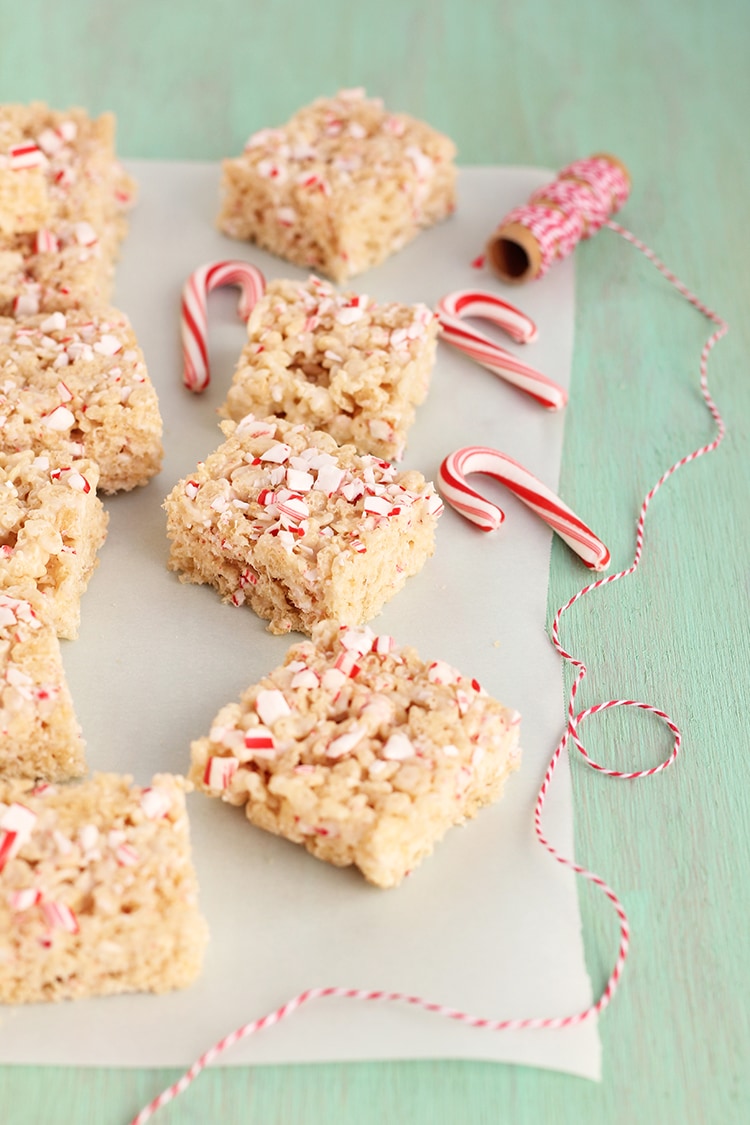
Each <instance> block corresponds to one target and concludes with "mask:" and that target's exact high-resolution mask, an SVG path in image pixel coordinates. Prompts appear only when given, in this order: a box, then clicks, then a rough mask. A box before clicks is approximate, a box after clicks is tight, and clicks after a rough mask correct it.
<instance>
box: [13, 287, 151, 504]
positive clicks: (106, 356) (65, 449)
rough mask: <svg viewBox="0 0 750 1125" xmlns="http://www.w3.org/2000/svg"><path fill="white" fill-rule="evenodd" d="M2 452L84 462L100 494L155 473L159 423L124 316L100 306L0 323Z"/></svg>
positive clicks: (138, 482)
mask: <svg viewBox="0 0 750 1125" xmlns="http://www.w3.org/2000/svg"><path fill="white" fill-rule="evenodd" d="M0 423H1V428H0V448H1V449H3V450H5V451H6V452H13V451H17V450H21V449H33V450H35V451H36V452H42V451H52V452H59V453H61V454H62V455H63V456H65V457H67V458H70V457H81V456H85V457H87V458H90V459H91V460H93V461H95V462H96V463H97V465H98V466H99V472H100V478H99V489H100V490H101V491H102V492H117V491H119V490H121V489H131V488H135V487H136V486H137V485H141V484H145V483H146V482H147V481H148V480H150V478H151V477H152V476H154V474H155V473H157V472H158V471H159V468H160V466H161V458H162V446H161V433H162V422H161V416H160V414H159V404H158V401H157V397H156V392H155V391H154V388H153V386H152V384H151V381H150V380H149V377H148V373H147V371H146V365H145V363H144V360H143V354H142V352H141V350H140V348H139V347H138V343H137V341H136V338H135V335H134V334H133V329H132V328H131V326H130V322H129V321H128V318H127V317H126V316H125V314H124V313H122V312H119V311H118V310H117V309H112V308H101V309H99V310H97V311H96V312H92V313H88V312H85V311H83V310H70V311H69V312H68V313H62V312H55V313H51V314H49V315H44V314H41V315H39V316H32V317H26V318H18V319H15V320H14V319H11V318H0Z"/></svg>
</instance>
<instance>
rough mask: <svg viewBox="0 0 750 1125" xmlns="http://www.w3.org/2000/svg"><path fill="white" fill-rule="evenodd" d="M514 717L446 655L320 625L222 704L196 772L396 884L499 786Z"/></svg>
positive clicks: (514, 755) (510, 752) (196, 748)
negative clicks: (424, 654)
mask: <svg viewBox="0 0 750 1125" xmlns="http://www.w3.org/2000/svg"><path fill="white" fill-rule="evenodd" d="M519 721H520V717H519V715H518V714H517V713H516V712H514V711H511V710H509V709H508V708H507V707H505V706H503V705H502V704H501V703H498V702H497V701H496V700H494V699H492V698H491V697H490V696H489V695H487V693H486V692H484V691H483V690H482V688H481V687H480V685H479V684H478V683H477V682H476V681H475V680H472V679H470V678H468V677H466V676H463V675H462V674H461V673H460V672H458V671H457V670H456V669H455V668H452V667H451V666H450V665H449V664H447V663H446V662H444V661H442V660H433V661H425V660H422V659H421V658H420V657H419V656H418V654H417V653H416V651H415V650H414V649H413V648H409V647H403V648H402V647H399V646H398V645H397V644H396V642H395V641H394V639H393V638H392V637H387V636H375V635H374V634H373V633H372V631H371V630H370V629H369V628H364V629H352V628H346V627H344V628H341V627H340V626H339V625H338V624H337V623H336V622H323V623H321V624H320V625H319V626H317V627H316V629H315V630H314V631H313V636H312V640H310V641H304V642H302V643H301V644H297V645H294V646H293V647H292V648H291V649H290V650H289V652H288V653H287V656H286V659H285V661H284V664H283V665H281V666H280V667H278V668H276V669H275V670H274V671H273V672H271V673H270V674H269V675H268V676H266V677H265V678H264V679H263V680H261V681H260V683H257V684H254V685H253V686H252V687H250V688H248V689H247V691H246V692H245V693H244V694H243V695H242V698H241V699H240V701H239V702H237V703H229V704H227V705H226V706H225V707H223V708H222V709H221V710H220V711H219V713H218V715H217V716H216V718H215V720H214V722H213V725H212V727H211V730H210V732H209V734H208V736H207V737H205V738H200V739H198V740H197V741H196V742H194V743H193V745H192V767H191V771H190V778H191V779H192V780H193V781H194V783H195V785H196V786H197V787H198V788H199V789H201V790H203V792H205V793H207V794H208V795H209V796H212V797H219V798H221V799H222V800H223V801H226V802H227V803H229V804H231V805H238V806H244V809H245V813H246V815H247V818H248V820H250V821H251V823H253V824H255V825H257V826H258V827H259V828H263V829H265V830H266V831H268V832H273V833H275V834H276V835H279V836H284V837H285V838H286V839H288V840H291V841H293V842H294V843H297V844H302V845H303V847H305V848H306V849H307V850H308V851H309V852H310V853H311V854H312V855H314V856H316V857H317V858H318V859H322V860H325V861H326V862H328V863H333V864H335V865H336V866H339V867H345V866H348V865H351V864H354V865H355V866H356V867H358V868H359V870H360V871H361V872H362V874H363V875H364V876H365V878H366V879H367V880H369V881H370V882H371V883H374V884H375V885H376V886H379V887H394V886H396V885H397V884H398V883H400V882H401V881H402V879H403V878H404V877H405V876H406V875H407V874H409V872H411V871H412V870H413V869H414V868H415V867H416V865H417V864H418V863H419V862H420V861H421V860H422V859H423V858H424V857H425V856H427V855H429V854H430V853H431V852H432V850H433V848H434V846H435V844H436V843H437V842H438V841H439V840H440V839H441V838H442V837H443V836H444V835H445V833H446V832H447V831H448V829H449V828H450V827H452V826H453V825H456V824H462V823H463V822H464V821H465V820H466V819H468V818H470V817H473V816H475V815H476V813H477V812H478V810H479V809H480V808H481V807H482V806H484V805H487V804H489V803H490V802H492V801H496V800H497V799H498V798H499V797H500V796H501V795H502V792H503V787H504V784H505V780H506V778H507V776H508V775H509V774H510V773H511V772H512V771H513V770H516V769H517V768H518V766H519V763H520V751H519V749H518V736H519Z"/></svg>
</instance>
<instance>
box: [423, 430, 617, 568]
mask: <svg viewBox="0 0 750 1125" xmlns="http://www.w3.org/2000/svg"><path fill="white" fill-rule="evenodd" d="M468 473H486V474H487V475H488V476H491V477H494V479H495V480H498V481H500V483H501V484H504V485H506V486H507V487H508V488H509V489H510V490H511V492H513V493H514V494H515V495H516V496H517V497H518V499H519V500H521V501H523V503H524V504H526V505H527V507H529V508H531V510H532V511H533V512H536V514H537V515H538V516H541V518H542V519H543V520H544V522H545V523H547V524H549V526H550V527H551V528H552V530H553V531H556V532H557V534H558V535H559V536H560V538H561V539H564V540H565V542H566V543H567V544H568V546H569V547H570V548H571V549H572V550H573V551H575V553H576V554H577V555H579V556H580V557H581V558H582V559H583V561H584V562H585V564H586V566H588V567H590V568H591V569H592V570H605V569H606V567H607V566H609V559H610V554H609V551H608V549H607V548H606V547H605V546H604V544H603V543H602V542H601V540H600V539H598V538H597V536H596V535H594V533H593V531H592V530H591V528H589V527H587V526H586V524H585V523H583V521H582V520H580V519H579V518H578V516H577V515H576V514H575V513H574V512H572V511H571V510H570V508H569V507H568V506H567V504H564V503H563V502H562V500H560V498H559V497H558V496H556V495H555V494H554V492H552V490H551V489H549V488H547V486H546V485H544V484H542V482H541V481H540V480H538V479H537V477H535V476H534V474H533V473H530V472H529V471H528V469H524V467H523V465H519V463H518V461H514V460H513V458H512V457H508V455H507V454H506V453H500V452H499V451H498V450H497V449H488V448H487V447H486V446H481V445H470V446H466V447H465V448H464V449H457V450H456V452H455V453H451V454H450V455H449V456H448V457H446V458H445V460H444V461H443V463H442V465H441V466H440V474H439V488H440V491H441V492H442V494H443V496H444V497H445V499H446V500H447V501H448V503H449V504H450V505H451V507H452V508H455V509H456V511H457V512H460V513H461V515H462V516H465V517H466V519H468V520H471V522H472V523H475V524H477V526H478V527H481V529H482V531H494V530H495V529H496V528H498V527H499V526H500V524H501V523H502V522H503V520H504V519H505V513H504V512H503V511H502V509H501V508H498V507H497V505H496V504H491V503H490V501H489V500H485V499H484V498H483V497H482V496H480V495H479V493H478V492H475V491H474V489H473V488H470V487H469V485H468V484H467V483H466V480H465V475H466V474H468Z"/></svg>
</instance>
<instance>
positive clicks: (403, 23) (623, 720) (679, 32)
mask: <svg viewBox="0 0 750 1125" xmlns="http://www.w3.org/2000/svg"><path fill="white" fill-rule="evenodd" d="M0 13H1V14H2V20H1V21H0V100H2V101H25V100H30V99H32V98H43V99H46V100H48V101H50V102H51V103H54V104H56V105H59V106H64V105H66V104H71V103H79V104H83V105H85V106H86V107H87V108H89V109H90V110H91V111H100V110H103V109H113V110H114V111H115V112H116V113H117V115H118V118H119V138H120V141H119V145H120V150H121V152H122V153H123V154H124V155H126V156H153V157H195V158H202V159H203V158H206V159H213V158H218V157H220V156H222V155H226V154H229V153H233V152H236V151H238V150H239V148H240V147H241V144H242V142H243V140H244V139H245V137H246V135H247V134H248V133H249V132H251V131H252V130H253V129H255V128H257V127H260V126H263V125H268V124H274V123H277V122H281V121H283V120H284V119H285V118H286V117H287V116H288V115H289V114H290V113H291V112H292V111H293V110H294V109H295V108H297V107H298V106H299V105H301V104H303V103H304V102H306V101H309V100H310V99H311V98H313V97H316V96H318V95H320V94H322V93H332V92H334V91H335V90H336V89H337V88H338V87H339V86H342V85H365V86H366V87H367V88H368V90H369V91H370V92H372V93H378V94H381V95H382V96H384V97H385V99H386V101H387V102H388V104H389V105H390V106H391V107H393V108H394V109H400V110H406V111H410V112H413V113H415V114H417V115H420V116H423V117H424V118H426V119H427V120H429V121H430V122H431V123H432V124H434V125H436V126H438V127H440V128H442V129H443V130H445V131H446V132H448V133H450V134H451V135H452V136H453V137H454V138H455V139H456V141H457V142H458V145H459V149H460V154H461V159H462V160H463V161H464V162H466V163H510V164H512V163H521V164H541V165H545V166H549V167H562V165H563V164H564V163H566V162H568V161H569V160H571V159H573V158H575V157H578V156H584V155H588V154H589V153H590V152H593V151H596V150H601V149H607V150H610V151H612V152H614V153H616V154H618V155H619V156H620V157H621V158H622V159H623V160H625V161H626V162H627V163H628V165H629V166H630V168H631V170H632V174H633V184H634V187H633V193H632V197H631V200H630V202H629V204H628V206H627V209H626V211H625V212H624V213H623V216H622V217H623V221H624V222H625V223H626V224H630V225H631V226H632V228H634V230H635V231H636V232H637V233H638V234H639V235H640V237H642V238H643V239H645V240H646V241H647V242H649V243H651V244H652V245H653V246H654V247H655V248H656V249H657V250H658V252H659V253H660V254H661V256H662V257H663V258H664V259H665V260H666V262H667V263H668V264H669V265H670V266H671V267H672V268H673V269H675V270H676V271H677V272H678V273H679V274H680V275H681V276H682V277H683V278H684V279H685V281H686V282H687V283H688V284H689V285H691V286H692V287H693V288H694V289H696V290H697V292H698V293H699V295H700V296H701V297H703V299H704V300H706V301H707V302H708V303H709V304H711V305H713V306H714V307H715V308H717V309H718V310H719V311H720V312H721V313H722V314H723V315H724V316H726V317H727V319H728V320H729V321H730V324H731V332H730V335H729V337H728V338H727V340H726V341H725V342H723V343H722V344H720V345H719V347H718V349H717V351H716V353H715V360H713V361H712V362H711V366H710V378H711V385H712V388H713V390H714V393H715V396H716V399H717V402H718V403H719V405H720V407H721V409H722V411H723V413H724V415H725V418H726V421H727V424H728V430H729V433H728V437H727V439H726V442H725V443H724V445H723V446H722V447H721V449H720V451H719V452H718V453H717V454H714V455H712V456H711V457H707V458H705V459H704V460H700V461H698V462H697V463H695V464H694V465H691V466H688V467H687V468H685V469H683V470H681V471H680V472H679V473H678V474H677V476H676V477H675V478H674V479H673V480H672V481H670V483H669V484H668V486H667V487H666V488H665V489H664V491H663V492H660V493H659V494H658V496H657V497H656V499H655V501H654V503H653V505H652V508H651V513H650V515H649V524H648V529H647V530H648V532H649V538H648V543H647V549H646V553H645V558H644V562H643V566H642V568H641V570H640V571H639V572H638V574H637V575H636V576H635V577H634V578H632V579H629V580H627V581H626V582H623V583H619V584H617V585H615V586H612V587H608V588H606V589H605V590H604V591H600V592H597V593H596V594H594V595H592V597H591V598H589V599H587V600H584V602H583V603H581V604H580V605H579V606H577V607H575V609H574V610H573V611H572V612H571V613H570V614H569V615H568V617H567V618H566V624H565V626H564V637H565V641H566V643H567V644H568V645H569V646H572V648H573V651H575V652H576V653H578V654H580V655H581V656H582V657H583V658H584V659H585V660H586V662H587V663H588V664H589V666H590V667H591V668H592V672H591V674H590V676H589V678H588V680H587V682H586V685H585V686H584V689H583V691H582V694H581V696H579V699H580V701H581V704H582V705H587V704H590V703H594V702H596V701H598V700H600V699H605V698H610V697H623V696H632V697H635V698H643V699H646V700H647V701H649V702H651V703H653V704H655V705H658V706H661V707H663V708H665V709H666V710H667V711H668V712H669V713H670V714H671V715H672V716H673V717H674V718H675V719H676V721H677V722H678V723H679V724H680V725H681V726H682V728H683V731H684V750H683V755H682V757H681V759H680V761H679V763H678V765H677V766H676V767H675V769H674V770H671V771H669V772H668V773H667V774H665V775H661V776H659V777H657V778H655V779H652V780H650V781H645V782H636V783H634V784H617V783H613V782H608V781H607V780H606V779H604V778H602V777H599V776H595V775H593V774H592V773H590V772H589V771H585V770H584V769H583V768H582V767H581V768H579V763H576V764H575V766H574V771H573V772H574V785H575V795H576V835H577V847H578V858H579V859H580V860H581V861H582V862H583V863H586V864H588V865H590V866H593V867H594V869H595V870H596V871H598V872H600V873H601V874H602V875H603V876H604V877H605V878H606V879H607V880H608V881H609V882H610V883H611V884H612V885H613V886H614V887H615V888H617V890H618V891H619V892H620V893H621V895H622V897H623V899H624V902H625V905H626V907H627V909H628V911H629V913H630V917H631V921H632V925H633V945H632V956H631V959H630V961H629V964H628V967H627V969H626V975H625V978H624V982H623V986H622V989H621V991H620V992H619V994H618V995H617V997H616V999H615V1001H614V1003H613V1005H612V1007H611V1009H610V1010H609V1011H607V1012H606V1013H605V1015H604V1017H603V1019H602V1022H601V1033H602V1038H603V1043H604V1080H603V1082H602V1083H601V1085H594V1084H591V1083H587V1082H585V1081H582V1080H578V1079H573V1078H568V1077H562V1076H560V1075H555V1074H550V1073H545V1072H540V1071H534V1070H529V1069H523V1068H514V1067H508V1066H500V1065H489V1064H465V1063H434V1064H429V1063H418V1064H407V1063H394V1064H388V1065H385V1064H377V1065H376V1064H371V1065H364V1064H362V1065H347V1066H319V1067H288V1068H287V1067H270V1068H269V1067H266V1068H258V1069H248V1070H244V1069H241V1070H237V1071H234V1070H230V1071H227V1070H222V1071H219V1072H214V1073H207V1074H204V1075H203V1076H202V1077H201V1078H200V1079H199V1081H198V1082H197V1083H196V1085H195V1086H194V1087H193V1088H192V1089H191V1091H190V1092H189V1093H188V1094H186V1095H184V1096H183V1098H181V1099H180V1100H179V1101H177V1102H175V1103H173V1105H172V1106H171V1107H169V1108H167V1109H165V1110H163V1111H162V1112H161V1113H160V1114H159V1116H158V1117H157V1118H156V1120H157V1121H163V1122H164V1123H165V1125H168V1123H170V1122H172V1123H176V1122H180V1123H182V1122H185V1123H190V1122H195V1123H213V1122H229V1123H234V1122H238V1123H239V1122H242V1123H245V1122H247V1123H248V1125H256V1123H258V1125H323V1123H324V1122H325V1123H331V1125H341V1123H344V1122H347V1123H349V1122H353V1123H357V1125H375V1123H376V1122H377V1123H381V1122H394V1123H408V1125H412V1123H413V1125H428V1123H429V1125H432V1123H438V1125H443V1123H444V1125H460V1123H463V1122H470V1123H477V1125H485V1123H487V1125H495V1123H499V1122H503V1123H512V1125H539V1123H542V1125H546V1123H547V1122H550V1123H554V1125H557V1123H560V1125H568V1123H571V1125H572V1123H574V1122H575V1123H576V1125H580V1123H581V1122H586V1123H588V1122H592V1123H600V1122H603V1123H607V1125H609V1123H618V1125H619V1123H621V1122H622V1123H625V1122H627V1123H635V1122H638V1123H645V1125H651V1123H652V1122H654V1123H667V1125H671V1123H689V1125H693V1123H695V1125H714V1123H716V1125H725V1123H726V1125H733V1123H735V1122H737V1123H740V1122H746V1121H750V1083H749V1079H748V1069H749V1067H750V1027H749V1019H750V1017H749V1016H748V1011H749V1010H750V983H749V978H750V973H749V971H748V967H747V965H748V956H747V955H748V952H749V951H750V943H749V942H748V906H749V905H750V892H749V891H748V886H749V884H750V861H749V856H748V851H749V847H748V836H749V833H748V823H749V822H750V815H749V811H748V792H749V791H750V786H749V785H748V776H747V769H748V751H749V750H750V731H749V727H750V724H748V720H747V703H748V700H749V699H750V651H749V650H750V643H749V641H748V620H749V614H748V604H749V602H750V598H749V596H748V592H749V587H750V570H749V569H748V561H747V560H748V547H749V546H750V534H749V533H748V491H749V487H750V457H749V455H748V433H749V432H750V427H749V426H748V416H749V411H748V407H749V406H750V358H749V355H750V328H749V327H748V325H749V323H750V317H748V313H747V309H748V305H749V304H750V268H749V267H748V249H749V248H750V237H749V235H748V221H747V212H748V207H749V206H750V130H749V128H748V118H747V114H748V110H750V77H749V76H750V63H748V54H749V48H750V4H749V3H748V2H747V0H713V2H709V0H630V2H628V3H626V2H624V0H619V2H613V0H577V2H575V3H563V2H560V0H527V2H521V0H519V2H518V3H509V2H504V0H463V3H460V2H456V0H453V2H450V0H445V2H438V0H413V2H409V0H379V2H378V3H377V4H371V5H365V4H356V3H353V2H351V0H349V2H346V3H344V2H341V3H338V2H325V0H318V3H312V4H311V3H303V2H302V0H276V2H274V0H243V2H239V0H214V2H213V3H211V4H200V5H199V4H196V3H193V2H183V3H176V2H175V3H169V2H167V0H151V2H149V0H130V2H129V3H125V2H114V0H99V2H98V3H97V2H94V0H66V2H65V3H51V2H49V0H47V2H44V0H26V3H25V4H24V5H19V4H17V3H9V2H8V0H0ZM473 249H474V248H473V247H467V254H468V253H470V252H471V251H473ZM577 273H578V294H579V303H578V315H577V326H576V330H577V342H576V352H575V362H574V382H573V395H572V402H571V406H570V408H569V414H568V418H567V428H566V444H565V456H564V462H563V473H562V484H561V492H562V494H563V495H564V496H565V498H566V500H567V501H568V502H569V503H570V504H571V506H572V507H573V508H574V509H575V510H576V511H577V512H579V513H580V514H581V515H582V516H584V517H587V518H588V519H590V520H591V521H592V522H593V523H594V524H595V526H596V528H597V530H598V531H599V532H600V534H601V535H602V536H603V538H605V539H606V541H607V542H608V544H609V545H610V546H611V548H612V550H613V554H614V560H615V566H616V567H617V568H619V567H622V566H625V565H627V564H628V563H629V561H630V559H631V555H632V550H633V533H634V525H635V518H636V515H637V510H638V506H639V503H640V499H641V496H642V494H643V493H644V492H645V491H646V490H647V488H648V487H649V486H650V485H651V484H652V483H653V482H654V481H655V480H656V478H657V477H658V476H659V474H660V473H661V472H662V470H663V469H664V468H666V467H667V465H669V464H670V463H671V462H672V461H673V460H674V459H676V458H677V457H679V456H681V455H682V454H683V453H686V452H687V451H688V450H690V449H692V448H694V447H696V446H698V445H701V444H702V443H703V442H705V441H708V440H710V439H711V437H712V436H713V432H714V431H713V427H712V424H711V421H710V419H709V416H708V414H707V412H706V410H705V407H704V406H703V404H702V400H701V399H700V396H699V393H698V389H697V388H698V383H697V362H698V353H699V350H700V347H701V345H702V342H703V339H704V337H705V335H706V334H707V332H706V325H705V322H704V321H703V320H702V318H701V317H700V316H699V315H698V314H697V313H695V312H694V311H692V310H691V309H690V308H689V307H688V306H687V305H686V304H685V303H684V302H682V301H681V300H680V299H679V298H678V297H677V296H676V295H675V293H674V291H671V290H670V289H669V287H668V286H667V285H666V284H665V283H664V282H662V281H661V279H660V278H659V277H658V275H657V274H656V272H655V271H654V270H653V268H652V267H651V266H650V265H649V263H647V262H646V261H645V260H643V259H641V258H640V256H639V255H638V254H637V253H636V252H635V251H634V250H633V249H632V248H630V247H629V246H627V245H626V244H625V243H624V242H622V241H621V240H619V239H617V238H615V237H614V236H613V235H611V234H610V233H608V232H603V233H602V234H601V235H599V236H598V237H597V238H596V239H595V240H594V241H593V242H591V243H589V244H587V245H586V246H584V247H583V248H581V249H580V250H579V252H578V257H577ZM580 585H581V568H580V566H578V565H577V564H576V563H575V562H573V561H572V557H571V556H570V554H569V553H568V552H567V551H566V550H565V548H563V547H561V546H560V545H559V544H556V546H555V548H554V552H553V559H552V569H551V578H550V600H549V606H550V612H552V611H554V608H555V607H556V606H557V605H558V604H560V603H561V602H563V601H564V600H566V599H567V598H568V597H569V596H570V595H571V594H572V593H573V592H574V591H575V590H576V589H577V588H578V587H579V586H580ZM561 716H562V700H561ZM587 735H588V744H589V746H590V748H591V751H592V753H593V754H594V755H595V756H596V755H601V756H604V757H605V758H606V760H607V761H608V762H609V763H611V764H613V765H615V766H622V767H624V768H634V767H636V766H647V765H650V764H654V763H655V762H656V761H657V760H659V759H660V757H663V756H665V755H666V753H667V752H668V749H669V742H668V739H667V737H666V734H665V732H664V731H663V728H661V727H659V725H658V724H657V722H656V721H655V720H653V719H652V718H651V717H649V716H646V715H643V714H637V713H636V712H634V711H624V712H618V713H611V714H608V715H607V716H605V717H604V718H600V719H598V720H594V721H592V723H591V724H590V725H589V727H588V728H587ZM581 896H582V910H583V921H584V933H585V939H586V948H587V956H588V963H589V968H590V971H591V974H592V978H593V981H594V987H595V988H597V987H599V986H601V984H602V983H603V982H604V981H605V979H606V976H607V974H608V972H609V968H610V965H611V960H612V957H613V954H614V949H615V942H616V933H615V927H614V922H613V918H612V914H611V910H609V909H608V908H607V907H606V906H605V905H603V903H602V902H600V901H599V898H598V897H596V896H595V895H594V894H592V893H590V892H589V891H587V890H586V889H584V890H583V891H582V892H581ZM599 897H600V896H599ZM502 1014H503V1013H497V1015H498V1016H499V1015H502ZM174 1077H175V1072H172V1071H139V1072H123V1071H116V1070H78V1069H71V1070H63V1069H56V1068H44V1069H31V1068H0V1121H1V1122H2V1123H3V1125H36V1123H38V1122H39V1123H41V1122H44V1123H45V1125H67V1123H69V1122H71V1123H72V1122H76V1123H78V1122H82V1123H83V1122H85V1123H89V1122H90V1123H95V1125H110V1123H111V1125H120V1123H123V1125H124V1123H125V1122H126V1121H127V1120H129V1118H130V1117H131V1116H132V1115H133V1114H134V1113H135V1112H136V1111H137V1110H138V1109H139V1108H140V1106H141V1105H142V1104H143V1103H144V1102H145V1101H147V1100H148V1099H150V1098H151V1097H152V1096H153V1095H154V1094H156V1093H157V1092H158V1091H159V1090H160V1089H161V1088H162V1086H163V1085H165V1084H166V1083H167V1082H169V1081H172V1080H173V1078H174Z"/></svg>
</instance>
